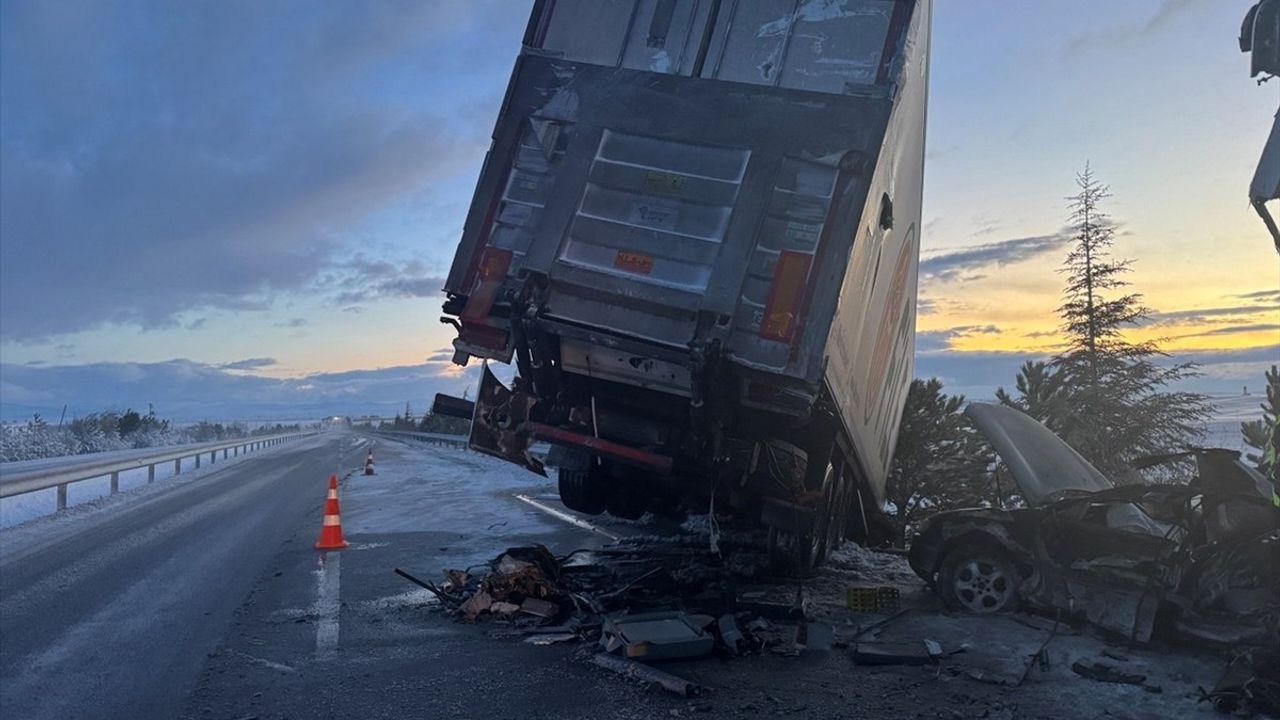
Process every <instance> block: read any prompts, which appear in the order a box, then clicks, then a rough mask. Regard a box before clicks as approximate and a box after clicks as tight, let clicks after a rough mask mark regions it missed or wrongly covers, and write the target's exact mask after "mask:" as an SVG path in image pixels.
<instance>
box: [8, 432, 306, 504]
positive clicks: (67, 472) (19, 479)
mask: <svg viewBox="0 0 1280 720" xmlns="http://www.w3.org/2000/svg"><path fill="white" fill-rule="evenodd" d="M317 434H318V433H316V432H303V433H285V434H281V435H266V436H261V437H247V438H240V439H238V440H229V441H225V442H213V443H204V444H202V445H185V446H180V447H168V448H157V452H156V453H155V454H154V455H146V456H144V457H135V458H129V459H127V460H121V459H112V460H101V459H99V460H92V459H91V460H86V461H84V462H79V463H74V464H71V465H59V466H57V467H52V468H38V469H34V470H26V471H19V472H12V473H6V472H5V471H4V466H3V465H0V498H7V497H12V496H14V495H24V494H26V493H30V492H36V491H37V490H47V489H49V488H51V487H56V488H58V509H59V510H65V509H66V507H67V486H68V485H70V484H71V483H75V482H80V481H82V480H92V479H93V478H97V477H104V476H108V475H109V476H111V493H112V494H113V495H114V494H115V493H117V492H120V473H122V472H124V471H126V470H137V469H139V468H144V467H145V468H146V469H147V482H149V483H150V482H155V479H156V466H157V465H162V464H164V463H168V462H171V463H173V474H174V475H177V474H178V473H180V472H182V461H183V460H184V459H186V458H194V460H195V467H197V468H198V467H200V460H201V458H202V457H204V456H205V455H208V456H209V464H210V465H212V464H214V463H215V462H217V460H218V453H222V458H223V459H224V460H226V459H229V458H232V457H238V456H240V455H242V454H246V453H249V452H252V451H254V450H260V449H262V448H268V447H274V446H276V445H280V444H281V443H285V442H288V441H290V440H300V439H302V438H304V437H311V436H312V435H317Z"/></svg>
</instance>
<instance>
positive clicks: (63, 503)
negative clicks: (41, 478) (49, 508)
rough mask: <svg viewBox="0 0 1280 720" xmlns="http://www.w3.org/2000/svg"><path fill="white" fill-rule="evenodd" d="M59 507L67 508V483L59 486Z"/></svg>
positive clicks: (60, 508)
mask: <svg viewBox="0 0 1280 720" xmlns="http://www.w3.org/2000/svg"><path fill="white" fill-rule="evenodd" d="M58 509H59V510H66V509H67V483H62V484H61V485H59V486H58Z"/></svg>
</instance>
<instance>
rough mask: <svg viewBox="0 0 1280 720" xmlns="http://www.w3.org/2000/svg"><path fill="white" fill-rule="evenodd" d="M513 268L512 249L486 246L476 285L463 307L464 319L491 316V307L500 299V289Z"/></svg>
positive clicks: (482, 318)
mask: <svg viewBox="0 0 1280 720" xmlns="http://www.w3.org/2000/svg"><path fill="white" fill-rule="evenodd" d="M510 268H511V251H510V250H503V249H502V248H495V247H486V248H485V249H484V255H483V256H481V258H480V268H479V271H478V272H477V274H476V283H475V287H474V288H472V290H471V294H470V295H469V296H468V297H467V304H466V305H465V306H464V307H463V308H462V316H461V317H462V318H463V319H464V320H472V321H481V320H484V319H486V318H488V317H489V309H490V308H492V307H493V303H494V301H496V300H497V299H498V290H499V289H500V288H501V287H502V282H503V281H504V280H506V279H507V270H509V269H510Z"/></svg>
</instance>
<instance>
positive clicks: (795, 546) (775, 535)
mask: <svg viewBox="0 0 1280 720" xmlns="http://www.w3.org/2000/svg"><path fill="white" fill-rule="evenodd" d="M838 480H839V478H838V477H837V476H836V475H835V468H834V467H832V466H830V465H828V466H827V475H826V477H825V478H824V481H823V489H822V497H821V498H820V499H819V500H818V504H817V507H815V508H814V509H813V511H814V517H813V529H812V531H811V532H807V533H795V532H787V531H784V530H779V529H777V528H774V527H771V528H769V560H770V563H771V564H772V565H773V567H774V568H775V570H777V571H779V572H781V573H783V574H785V575H791V576H795V577H807V576H809V575H812V574H813V573H814V571H815V570H817V569H818V568H819V567H820V566H821V565H822V563H823V562H825V561H826V559H827V550H828V549H829V547H830V543H831V533H832V531H833V528H832V525H834V524H835V519H834V518H833V517H832V513H833V512H834V511H835V508H836V498H835V494H836V491H837V488H836V484H837V481H838Z"/></svg>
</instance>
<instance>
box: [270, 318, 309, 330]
mask: <svg viewBox="0 0 1280 720" xmlns="http://www.w3.org/2000/svg"><path fill="white" fill-rule="evenodd" d="M307 322H308V320H307V319H306V318H301V317H296V318H293V319H291V320H286V321H284V322H279V323H276V327H281V328H300V327H303V326H305V325H306V324H307Z"/></svg>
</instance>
